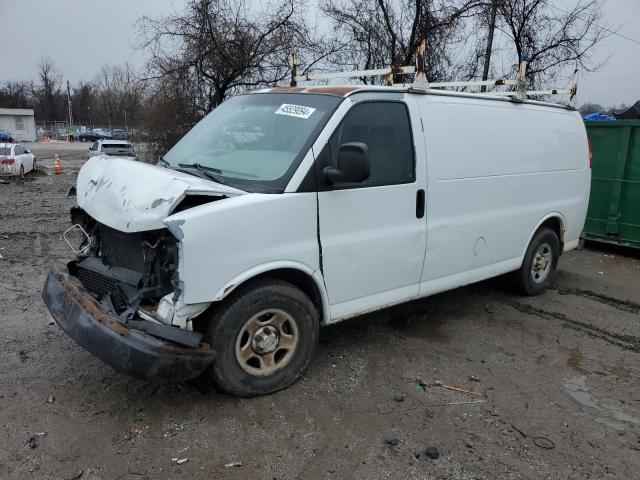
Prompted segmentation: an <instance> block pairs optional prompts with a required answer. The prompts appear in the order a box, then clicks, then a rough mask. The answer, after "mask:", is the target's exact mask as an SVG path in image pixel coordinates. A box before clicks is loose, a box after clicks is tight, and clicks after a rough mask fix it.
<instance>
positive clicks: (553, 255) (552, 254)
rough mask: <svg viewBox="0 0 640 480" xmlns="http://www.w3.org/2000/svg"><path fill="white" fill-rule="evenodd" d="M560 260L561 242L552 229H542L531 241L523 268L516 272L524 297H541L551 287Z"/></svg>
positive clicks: (517, 283)
mask: <svg viewBox="0 0 640 480" xmlns="http://www.w3.org/2000/svg"><path fill="white" fill-rule="evenodd" d="M559 258H560V240H559V239H558V235H556V232H554V231H553V230H551V229H550V228H541V229H540V230H538V231H537V232H536V234H535V235H534V236H533V238H532V239H531V243H529V247H528V248H527V252H526V253H525V256H524V260H523V262H522V266H521V267H520V269H519V270H517V271H515V272H514V277H515V278H514V279H515V282H516V286H517V287H518V290H519V291H520V293H522V294H524V295H539V294H541V293H542V292H544V291H545V290H546V289H547V287H548V286H549V284H550V282H551V280H552V278H553V275H554V274H555V271H556V267H557V266H558V259H559Z"/></svg>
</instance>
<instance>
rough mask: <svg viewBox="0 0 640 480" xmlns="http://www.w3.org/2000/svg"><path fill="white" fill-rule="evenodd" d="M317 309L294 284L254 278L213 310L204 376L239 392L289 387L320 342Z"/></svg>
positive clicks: (210, 382)
mask: <svg viewBox="0 0 640 480" xmlns="http://www.w3.org/2000/svg"><path fill="white" fill-rule="evenodd" d="M318 336H319V319H318V312H317V309H316V308H315V306H314V305H313V303H312V302H311V301H310V300H309V298H308V297H307V296H306V295H305V294H304V293H303V292H302V291H301V290H300V289H298V288H296V287H295V286H293V285H291V284H289V283H286V282H282V281H280V280H275V279H262V280H257V281H255V282H251V283H250V284H248V285H246V286H245V287H243V288H241V289H239V290H238V291H236V292H234V293H233V294H232V296H231V297H230V298H229V299H228V300H226V301H225V302H224V304H223V305H222V306H221V308H220V309H219V310H218V311H217V312H215V314H214V315H213V317H212V319H211V323H210V325H209V328H208V330H207V332H206V333H205V341H207V342H208V343H211V345H212V346H213V349H214V351H215V352H216V359H215V362H214V364H213V365H212V366H211V367H210V368H209V369H208V370H207V371H206V372H205V373H204V374H203V376H202V378H201V381H202V382H204V383H205V384H206V385H213V384H215V385H216V386H218V387H219V388H220V389H222V390H224V391H225V392H228V393H231V394H233V395H239V396H245V397H248V396H255V395H264V394H268V393H272V392H275V391H277V390H280V389H282V388H284V387H287V386H288V385H290V384H291V383H292V382H294V381H295V380H296V379H297V378H298V377H299V376H300V375H301V374H302V372H303V371H304V370H305V369H306V368H307V365H308V364H309V361H310V360H311V357H312V356H313V354H314V352H315V350H316V347H317V345H318Z"/></svg>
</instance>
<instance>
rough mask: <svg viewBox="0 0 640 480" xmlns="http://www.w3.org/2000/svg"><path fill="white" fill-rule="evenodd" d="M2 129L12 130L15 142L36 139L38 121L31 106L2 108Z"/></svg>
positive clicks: (0, 119) (0, 128)
mask: <svg viewBox="0 0 640 480" xmlns="http://www.w3.org/2000/svg"><path fill="white" fill-rule="evenodd" d="M0 130H6V131H8V132H11V134H12V136H13V140H14V141H15V142H35V141H36V121H35V117H34V116H33V110H32V109H30V108H0Z"/></svg>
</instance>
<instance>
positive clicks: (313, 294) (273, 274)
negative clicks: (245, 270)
mask: <svg viewBox="0 0 640 480" xmlns="http://www.w3.org/2000/svg"><path fill="white" fill-rule="evenodd" d="M258 278H276V279H278V280H282V281H284V282H288V283H290V284H292V285H294V286H296V287H298V288H299V289H300V290H302V291H303V292H304V293H305V295H306V296H307V297H309V300H311V301H312V302H313V304H314V305H315V306H316V308H317V309H318V314H319V316H320V321H323V320H324V309H323V307H322V295H321V294H320V290H319V289H318V286H317V285H316V282H315V281H314V280H313V279H312V278H311V277H310V276H309V275H307V274H306V273H304V272H303V271H301V270H296V269H295V268H279V269H277V270H270V271H268V272H264V273H261V274H260V275H256V276H255V277H252V278H251V279H250V280H256V279H258Z"/></svg>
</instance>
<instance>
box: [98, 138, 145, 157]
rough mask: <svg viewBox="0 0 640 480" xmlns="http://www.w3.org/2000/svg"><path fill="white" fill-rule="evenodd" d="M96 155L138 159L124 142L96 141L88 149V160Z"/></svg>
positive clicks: (130, 146)
mask: <svg viewBox="0 0 640 480" xmlns="http://www.w3.org/2000/svg"><path fill="white" fill-rule="evenodd" d="M98 155H106V156H110V157H128V158H131V159H132V160H137V159H138V154H137V153H136V151H135V150H134V148H133V145H131V144H130V143H129V142H127V141H126V140H98V141H97V142H96V143H94V144H93V145H91V148H90V149H89V158H91V157H95V156H98Z"/></svg>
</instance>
